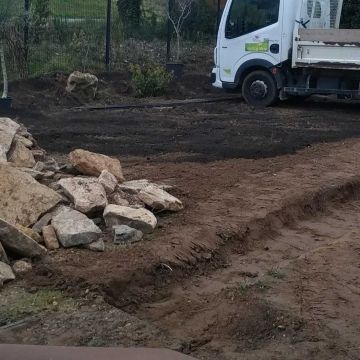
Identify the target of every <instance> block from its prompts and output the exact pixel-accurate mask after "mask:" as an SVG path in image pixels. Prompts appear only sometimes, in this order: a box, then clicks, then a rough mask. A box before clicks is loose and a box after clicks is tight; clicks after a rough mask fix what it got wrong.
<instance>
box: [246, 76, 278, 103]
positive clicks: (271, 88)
mask: <svg viewBox="0 0 360 360" xmlns="http://www.w3.org/2000/svg"><path fill="white" fill-rule="evenodd" d="M242 95H243V98H244V99H245V101H246V102H247V103H248V104H249V105H251V106H262V107H266V106H270V105H272V104H274V103H275V101H276V100H278V98H279V90H278V89H277V86H276V81H275V79H274V77H273V76H272V74H270V73H269V72H267V71H262V70H257V71H253V72H251V73H250V74H248V75H247V76H246V77H245V79H244V82H243V84H242Z"/></svg>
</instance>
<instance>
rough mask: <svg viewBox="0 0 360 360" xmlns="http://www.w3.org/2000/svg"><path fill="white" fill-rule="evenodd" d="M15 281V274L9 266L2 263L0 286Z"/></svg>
mask: <svg viewBox="0 0 360 360" xmlns="http://www.w3.org/2000/svg"><path fill="white" fill-rule="evenodd" d="M11 280H15V274H14V273H13V271H12V269H11V267H10V266H9V265H8V264H5V263H4V262H1V261H0V286H2V285H3V284H4V283H5V282H8V281H11Z"/></svg>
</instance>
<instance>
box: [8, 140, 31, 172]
mask: <svg viewBox="0 0 360 360" xmlns="http://www.w3.org/2000/svg"><path fill="white" fill-rule="evenodd" d="M8 161H9V162H11V163H12V164H13V165H15V166H18V167H27V168H32V167H33V166H34V165H35V159H34V155H33V154H32V152H31V150H29V149H28V148H27V147H26V146H25V145H24V144H23V143H22V142H20V141H14V143H13V145H12V146H11V149H10V151H9V154H8Z"/></svg>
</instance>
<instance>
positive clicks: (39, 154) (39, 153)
mask: <svg viewBox="0 0 360 360" xmlns="http://www.w3.org/2000/svg"><path fill="white" fill-rule="evenodd" d="M31 152H32V154H33V156H34V159H35V161H42V160H44V159H45V157H46V152H45V150H43V149H32V150H31Z"/></svg>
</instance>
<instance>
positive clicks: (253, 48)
mask: <svg viewBox="0 0 360 360" xmlns="http://www.w3.org/2000/svg"><path fill="white" fill-rule="evenodd" d="M245 51H249V52H267V51H269V40H268V39H265V40H264V41H262V42H253V43H246V44H245Z"/></svg>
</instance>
